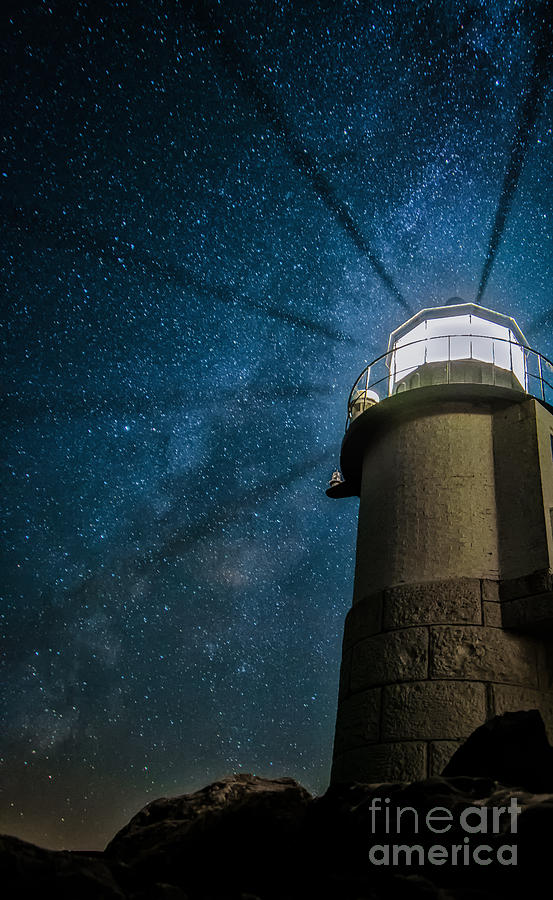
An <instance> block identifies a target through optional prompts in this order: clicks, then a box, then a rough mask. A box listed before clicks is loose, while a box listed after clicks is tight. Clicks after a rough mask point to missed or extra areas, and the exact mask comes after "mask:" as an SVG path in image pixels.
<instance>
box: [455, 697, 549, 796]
mask: <svg viewBox="0 0 553 900" xmlns="http://www.w3.org/2000/svg"><path fill="white" fill-rule="evenodd" d="M442 774H443V775H445V776H447V777H450V776H454V775H469V776H487V777H490V778H494V779H497V781H500V782H502V784H508V785H517V786H519V787H524V788H527V789H528V790H531V791H535V792H538V793H540V792H549V791H553V747H551V746H550V744H549V742H548V740H547V735H546V731H545V725H544V723H543V719H542V717H541V715H540V713H539V712H538V710H537V709H531V710H521V711H519V712H508V713H504V714H503V715H501V716H495V717H494V718H493V719H490V720H489V721H487V722H486V723H485V724H484V725H481V726H480V727H479V728H477V729H476V731H474V732H473V733H472V734H471V735H470V737H469V738H467V740H466V741H465V743H464V744H462V745H461V747H459V749H458V750H456V752H455V753H454V754H453V756H452V757H451V759H450V761H449V763H448V764H447V766H446V767H445V769H444V770H443V773H442Z"/></svg>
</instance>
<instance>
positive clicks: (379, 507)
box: [354, 403, 499, 603]
mask: <svg viewBox="0 0 553 900" xmlns="http://www.w3.org/2000/svg"><path fill="white" fill-rule="evenodd" d="M461 573H462V574H463V575H465V576H467V577H474V578H498V575H499V560H498V536H497V516H496V499H495V477H494V455H493V413H492V410H491V409H490V407H483V408H482V407H477V406H475V404H468V403H458V404H444V403H442V404H435V408H434V409H433V410H432V412H427V413H425V414H420V415H418V416H416V417H412V418H409V419H407V420H403V419H400V420H398V421H396V422H395V423H393V425H391V427H390V428H389V429H387V430H386V431H384V432H383V433H381V434H380V435H379V437H378V438H377V439H376V440H375V441H374V442H373V443H371V444H370V445H369V446H368V447H367V450H366V453H365V458H364V462H363V476H362V484H361V503H360V507H359V525H358V536H357V558H356V570H355V589H354V603H355V602H358V601H359V600H361V599H362V598H363V597H364V596H366V595H367V594H370V593H373V592H374V591H375V590H379V589H381V588H384V587H390V586H391V585H394V584H402V583H417V582H421V581H431V580H434V579H444V578H456V577H458V576H459V574H461Z"/></svg>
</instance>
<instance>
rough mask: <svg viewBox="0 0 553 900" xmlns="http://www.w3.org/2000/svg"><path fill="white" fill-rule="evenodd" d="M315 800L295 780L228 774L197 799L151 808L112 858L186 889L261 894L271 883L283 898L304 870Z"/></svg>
mask: <svg viewBox="0 0 553 900" xmlns="http://www.w3.org/2000/svg"><path fill="white" fill-rule="evenodd" d="M311 799H312V798H311V795H310V794H309V793H308V792H307V791H306V790H305V788H303V787H301V785H299V784H298V783H297V782H295V781H294V780H293V779H291V778H278V779H274V780H271V779H268V778H259V777H257V776H255V775H247V774H239V775H231V776H227V777H226V778H223V779H222V780H221V781H217V782H215V783H214V784H211V785H209V786H208V787H206V788H203V789H202V790H200V791H196V793H194V794H185V795H184V796H182V797H174V798H171V799H161V800H155V801H154V802H153V803H150V804H148V806H146V807H145V808H144V809H143V810H142V811H141V812H139V813H138V815H136V816H135V817H134V818H133V819H131V821H130V822H129V824H128V825H127V826H126V827H125V828H123V829H122V830H121V831H120V832H119V833H118V834H117V835H116V836H115V837H114V838H113V840H112V841H111V842H110V843H109V844H108V846H107V848H106V857H107V858H109V859H113V860H117V861H123V862H125V863H127V864H129V865H131V866H132V867H133V869H135V870H136V871H138V872H139V873H140V875H141V877H145V878H147V879H148V880H151V881H162V880H163V881H167V880H169V881H170V882H171V883H174V884H178V885H182V886H183V887H186V890H192V891H198V890H201V891H206V892H209V891H212V892H213V893H214V894H217V892H221V891H223V890H224V891H238V890H239V889H240V890H242V891H246V892H249V893H252V894H254V895H255V894H256V892H257V890H258V889H259V888H260V886H261V887H263V889H264V890H265V891H266V890H267V884H268V883H271V884H272V887H273V889H274V890H275V892H277V893H278V892H282V891H284V890H285V889H286V885H287V882H288V881H289V879H290V873H291V872H292V871H293V870H294V869H298V870H299V869H301V865H302V858H303V855H304V849H303V846H302V840H301V836H302V831H303V824H304V817H305V814H306V810H307V808H308V805H309V803H310V802H311ZM279 860H281V861H282V860H286V866H284V867H283V865H282V862H280V863H279ZM269 873H270V877H269V878H268V875H269Z"/></svg>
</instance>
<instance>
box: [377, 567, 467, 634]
mask: <svg viewBox="0 0 553 900" xmlns="http://www.w3.org/2000/svg"><path fill="white" fill-rule="evenodd" d="M481 621H482V609H481V599H480V580H479V579H477V578H457V579H453V580H449V581H429V582H425V583H423V584H405V585H399V586H397V587H394V588H390V589H389V590H387V591H385V594H384V616H383V627H384V628H385V629H391V628H401V627H403V626H406V625H437V624H440V623H446V622H447V623H463V622H467V623H474V624H480V623H481Z"/></svg>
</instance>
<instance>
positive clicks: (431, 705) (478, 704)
mask: <svg viewBox="0 0 553 900" xmlns="http://www.w3.org/2000/svg"><path fill="white" fill-rule="evenodd" d="M548 658H549V659H550V660H551V659H552V658H553V641H552V640H548V639H543V638H537V637H533V636H531V635H526V634H525V635H522V634H515V633H512V632H507V631H505V630H504V629H503V627H502V616H501V603H500V600H499V590H498V582H497V581H490V580H486V579H476V578H467V579H450V580H447V581H433V582H426V583H422V584H413V585H401V586H400V587H395V588H390V589H388V590H384V591H380V592H378V593H376V594H373V595H372V596H369V597H367V598H366V599H365V600H363V601H361V602H359V603H357V604H355V606H354V607H353V608H352V609H351V610H350V612H349V613H348V615H347V618H346V624H345V631H344V643H343V654H342V666H341V672H340V694H339V701H338V717H337V723H336V739H335V744H334V759H333V765H332V775H331V780H332V781H333V782H337V781H363V782H380V781H414V780H418V779H422V778H426V777H428V776H430V775H434V774H439V773H440V772H441V771H442V770H443V769H444V767H445V765H446V764H447V762H448V761H449V759H450V758H451V756H452V755H453V753H454V752H455V750H456V749H457V748H458V746H459V745H460V743H462V742H463V741H464V740H465V739H466V738H467V737H468V736H469V735H470V734H471V733H472V732H473V731H474V729H475V728H477V727H478V726H479V725H482V723H483V722H484V721H485V720H486V719H488V718H491V717H492V716H494V715H498V714H501V713H504V712H508V711H515V710H519V709H538V710H539V711H540V712H541V714H542V717H543V719H544V721H545V723H546V727H547V729H548V732H549V737H550V740H551V741H553V690H552V687H553V679H552V673H551V666H550V665H548V662H547V660H548Z"/></svg>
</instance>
